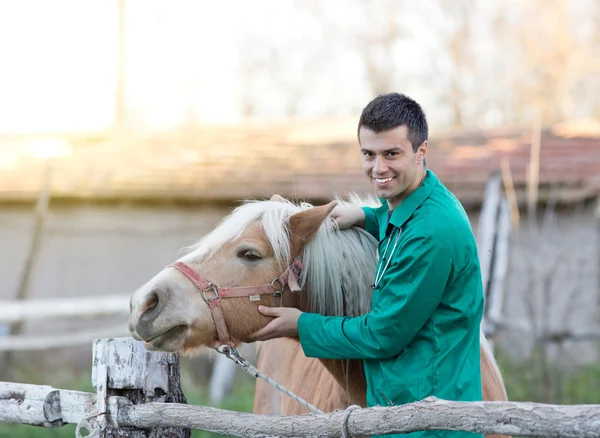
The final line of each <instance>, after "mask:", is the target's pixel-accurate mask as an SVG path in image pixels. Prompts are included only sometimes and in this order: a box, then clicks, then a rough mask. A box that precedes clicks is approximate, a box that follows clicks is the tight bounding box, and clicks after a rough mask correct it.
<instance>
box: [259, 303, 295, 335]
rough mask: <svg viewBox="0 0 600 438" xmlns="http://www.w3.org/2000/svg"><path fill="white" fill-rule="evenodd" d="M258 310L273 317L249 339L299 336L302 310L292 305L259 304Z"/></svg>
mask: <svg viewBox="0 0 600 438" xmlns="http://www.w3.org/2000/svg"><path fill="white" fill-rule="evenodd" d="M258 311H259V312H260V313H261V314H262V315H265V316H270V317H272V318H273V320H272V321H270V322H269V323H268V324H267V325H266V326H264V327H263V328H261V329H260V330H257V331H255V332H254V333H251V334H250V335H249V336H248V340H249V341H267V340H269V339H275V338H285V337H297V336H298V318H300V315H301V314H302V312H301V311H300V310H298V309H295V308H292V307H266V306H258Z"/></svg>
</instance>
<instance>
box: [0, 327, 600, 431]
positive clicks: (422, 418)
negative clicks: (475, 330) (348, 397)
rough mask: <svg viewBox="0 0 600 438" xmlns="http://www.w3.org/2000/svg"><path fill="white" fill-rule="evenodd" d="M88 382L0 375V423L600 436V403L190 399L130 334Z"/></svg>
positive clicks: (175, 376) (105, 354)
mask: <svg viewBox="0 0 600 438" xmlns="http://www.w3.org/2000/svg"><path fill="white" fill-rule="evenodd" d="M92 381H93V383H94V386H95V387H96V389H97V393H96V394H93V393H85V392H78V391H68V390H62V389H54V388H51V387H49V386H36V385H25V384H19V383H6V382H0V423H19V424H32V425H36V426H42V427H59V426H62V425H64V424H67V423H77V424H78V425H79V426H80V427H81V426H84V427H85V428H87V429H88V431H92V432H93V433H94V434H95V435H94V436H97V437H101V438H108V437H117V436H119V437H142V436H143V437H147V436H151V437H159V436H169V437H189V436H190V430H191V429H202V430H207V431H211V432H216V433H220V434H222V435H229V436H261V437H265V436H328V437H338V436H342V429H341V428H342V424H343V423H345V425H346V427H347V431H348V433H349V435H374V434H376V435H387V434H392V433H406V432H413V431H418V430H429V429H438V430H461V431H468V432H476V433H483V434H493V433H497V434H508V435H521V436H533V437H548V438H552V437H557V438H558V437H565V438H569V437H589V438H592V437H596V438H600V405H563V406H561V405H549V404H539V403H516V402H452V401H445V400H439V399H436V398H433V397H431V398H428V399H425V400H422V401H420V402H417V403H412V404H407V405H403V406H392V407H374V408H368V409H360V408H357V409H356V410H353V411H351V412H346V411H335V412H333V413H329V414H320V415H317V414H307V415H299V416H275V415H255V414H249V413H240V412H232V411H226V410H221V409H215V408H210V407H201V406H189V405H187V404H186V401H185V397H184V396H183V393H182V392H181V389H180V386H179V362H178V357H177V356H176V355H173V354H166V353H156V352H148V351H146V350H145V349H144V347H143V345H142V344H141V343H139V342H136V341H134V340H133V339H131V338H121V339H106V340H100V341H95V344H94V358H93V368H92ZM345 414H347V415H345ZM344 418H346V420H344ZM148 429H150V430H151V432H150V435H148ZM78 433H79V431H78Z"/></svg>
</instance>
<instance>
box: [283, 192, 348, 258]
mask: <svg viewBox="0 0 600 438" xmlns="http://www.w3.org/2000/svg"><path fill="white" fill-rule="evenodd" d="M336 205H337V201H332V202H330V203H329V204H326V205H321V206H319V207H313V208H309V209H307V210H304V211H301V212H300V213H296V214H293V215H292V216H290V222H289V223H290V247H291V252H292V257H296V256H297V255H299V254H300V253H301V252H302V250H303V249H304V246H305V245H306V244H307V243H308V242H309V241H310V239H312V237H313V236H314V234H315V233H316V232H317V230H318V229H319V227H320V226H321V224H322V223H323V221H324V220H325V219H326V218H327V217H328V216H329V213H331V210H333V209H334V207H335V206H336Z"/></svg>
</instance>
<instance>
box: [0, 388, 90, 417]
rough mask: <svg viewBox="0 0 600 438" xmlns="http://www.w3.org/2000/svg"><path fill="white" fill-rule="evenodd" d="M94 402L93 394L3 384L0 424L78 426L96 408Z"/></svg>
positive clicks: (0, 398) (0, 391) (0, 389)
mask: <svg viewBox="0 0 600 438" xmlns="http://www.w3.org/2000/svg"><path fill="white" fill-rule="evenodd" d="M95 401H96V394H92V393H87V392H80V391H68V390H64V389H55V388H53V387H51V386H40V385H27V384H23V383H10V382H0V423H14V424H31V425H33V426H42V427H60V426H63V425H64V424H66V423H79V422H80V421H81V420H82V419H83V418H84V417H85V416H86V415H89V414H88V413H89V412H91V411H92V410H93V409H94V408H95Z"/></svg>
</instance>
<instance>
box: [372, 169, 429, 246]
mask: <svg viewBox="0 0 600 438" xmlns="http://www.w3.org/2000/svg"><path fill="white" fill-rule="evenodd" d="M438 182H439V180H438V178H437V176H436V175H435V173H433V172H432V171H431V170H429V169H427V170H426V173H425V178H424V179H423V182H422V183H421V185H420V186H419V187H417V189H416V190H415V191H414V192H412V193H411V194H410V195H408V197H407V198H406V199H405V200H404V201H402V202H401V203H400V205H399V206H398V207H396V208H395V209H394V211H393V212H392V217H391V218H390V220H389V223H390V224H392V225H394V226H395V227H397V228H402V227H403V226H404V224H405V223H406V222H407V221H408V220H409V219H410V217H411V216H412V215H413V213H414V212H415V211H416V210H417V208H419V206H420V205H421V204H422V203H423V202H424V201H425V200H426V199H427V198H428V197H429V195H431V193H432V192H433V190H434V189H435V187H436V186H437V184H438ZM379 200H380V201H381V203H382V206H381V212H382V216H383V219H384V220H379V225H380V226H379V238H380V240H381V239H383V238H384V237H385V235H386V234H387V228H388V220H387V215H388V213H389V209H390V208H389V206H388V203H387V201H386V200H385V199H381V198H379Z"/></svg>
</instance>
